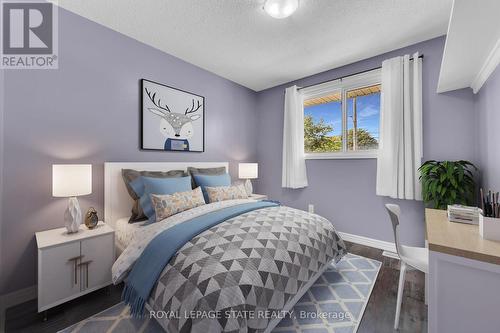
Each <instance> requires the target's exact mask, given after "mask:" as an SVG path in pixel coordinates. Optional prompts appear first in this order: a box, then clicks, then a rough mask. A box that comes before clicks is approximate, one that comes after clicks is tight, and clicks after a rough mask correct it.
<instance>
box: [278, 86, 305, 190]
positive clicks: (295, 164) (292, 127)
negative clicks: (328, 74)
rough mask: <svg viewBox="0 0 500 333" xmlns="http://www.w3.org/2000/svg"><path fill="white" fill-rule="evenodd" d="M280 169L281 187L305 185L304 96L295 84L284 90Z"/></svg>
mask: <svg viewBox="0 0 500 333" xmlns="http://www.w3.org/2000/svg"><path fill="white" fill-rule="evenodd" d="M282 171H283V172H282V181H281V186H282V187H287V188H302V187H306V186H307V172H306V161H305V157H304V98H303V96H302V94H301V93H300V92H299V91H298V90H297V86H293V87H289V88H287V89H286V90H285V115H284V121H283V170H282Z"/></svg>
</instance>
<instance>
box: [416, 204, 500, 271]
mask: <svg viewBox="0 0 500 333" xmlns="http://www.w3.org/2000/svg"><path fill="white" fill-rule="evenodd" d="M425 224H426V234H427V235H426V236H427V241H428V243H429V250H431V251H437V252H441V253H446V254H450V255H453V256H458V257H462V258H469V259H474V260H479V261H483V262H487V263H491V264H496V265H500V242H495V241H490V240H487V239H483V238H482V237H481V236H480V235H479V227H478V226H477V225H473V224H465V223H455V222H450V221H448V217H447V214H446V211H445V210H438V209H426V210H425Z"/></svg>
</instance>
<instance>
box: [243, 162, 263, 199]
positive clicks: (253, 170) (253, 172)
mask: <svg viewBox="0 0 500 333" xmlns="http://www.w3.org/2000/svg"><path fill="white" fill-rule="evenodd" d="M258 177H259V165H258V164H257V163H239V164H238V178H240V179H246V181H245V189H246V190H247V194H248V195H250V196H251V195H252V193H253V186H252V181H251V180H250V179H256V178H258Z"/></svg>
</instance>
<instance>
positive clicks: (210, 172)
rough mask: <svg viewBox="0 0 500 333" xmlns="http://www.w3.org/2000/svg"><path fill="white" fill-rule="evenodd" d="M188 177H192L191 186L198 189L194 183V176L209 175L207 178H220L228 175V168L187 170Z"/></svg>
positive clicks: (189, 168)
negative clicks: (219, 176)
mask: <svg viewBox="0 0 500 333" xmlns="http://www.w3.org/2000/svg"><path fill="white" fill-rule="evenodd" d="M187 172H188V175H190V176H191V186H192V187H193V189H194V188H196V183H195V181H194V177H193V175H207V176H218V175H223V174H225V173H226V167H217V168H193V167H188V168H187Z"/></svg>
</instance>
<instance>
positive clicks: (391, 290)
mask: <svg viewBox="0 0 500 333" xmlns="http://www.w3.org/2000/svg"><path fill="white" fill-rule="evenodd" d="M347 246H348V250H349V252H351V253H354V254H359V255H361V256H364V257H367V258H372V259H376V260H379V261H381V262H382V268H381V269H380V272H379V274H378V277H377V281H376V283H375V287H374V288H373V292H372V294H371V297H370V300H369V302H368V306H367V307H366V311H365V314H364V316H363V319H362V321H361V325H360V326H359V329H358V333H372V332H373V333H385V332H393V331H394V330H393V324H394V313H395V309H396V294H397V288H398V287H397V286H398V278H399V263H398V261H397V260H395V259H391V258H387V257H384V256H382V251H381V250H378V249H374V248H371V247H366V246H362V245H357V244H351V243H347ZM121 290H122V286H121V285H120V286H111V287H109V289H108V290H106V289H101V290H98V291H96V292H93V293H91V294H88V295H86V296H83V297H80V298H78V299H76V300H73V301H70V302H68V303H65V304H62V305H60V306H58V307H55V308H53V309H51V310H49V312H48V320H47V321H46V322H43V321H42V317H41V315H39V314H37V305H36V300H33V301H29V302H26V303H23V304H20V305H18V306H15V307H12V308H10V309H8V310H7V312H6V323H5V330H6V332H37V333H38V332H40V333H45V332H47V333H49V332H50V333H52V332H57V331H58V330H61V329H63V328H66V327H68V326H70V325H72V324H74V323H77V322H79V321H81V320H83V319H85V318H88V317H90V316H91V315H93V314H95V313H98V312H100V311H102V310H104V309H107V308H109V307H110V306H112V305H114V304H116V303H118V302H120V295H121ZM399 331H400V332H427V306H426V305H425V304H424V275H423V274H422V273H421V272H418V271H409V272H408V273H407V275H406V283H405V292H404V298H403V305H402V308H401V320H400V329H399Z"/></svg>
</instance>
